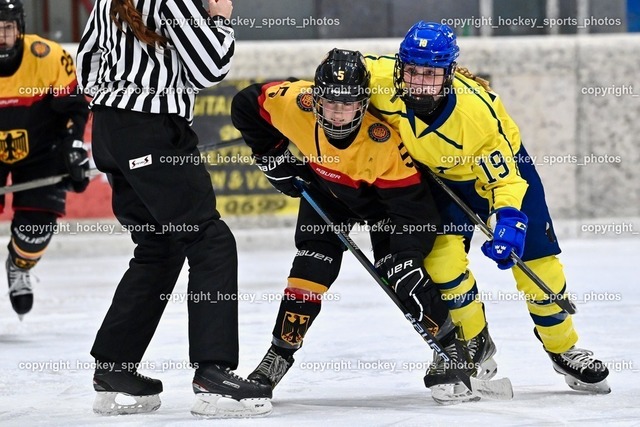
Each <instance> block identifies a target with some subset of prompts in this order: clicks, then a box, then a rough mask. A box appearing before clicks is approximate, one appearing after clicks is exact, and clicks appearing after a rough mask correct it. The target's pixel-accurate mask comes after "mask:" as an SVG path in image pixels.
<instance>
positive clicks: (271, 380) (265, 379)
mask: <svg viewBox="0 0 640 427" xmlns="http://www.w3.org/2000/svg"><path fill="white" fill-rule="evenodd" d="M294 361H295V359H294V358H293V356H289V357H288V358H286V359H285V358H284V357H282V356H280V355H279V354H278V353H276V352H275V351H274V349H273V346H272V347H271V348H269V351H267V354H265V356H264V358H263V359H262V361H261V362H260V364H259V365H258V367H257V368H256V369H255V370H254V371H253V372H252V373H250V374H249V376H248V377H247V378H249V379H250V380H253V381H257V382H259V383H260V384H265V385H268V386H269V387H271V388H272V389H273V388H275V387H276V385H278V383H279V382H280V380H281V379H282V377H284V375H285V374H286V373H287V371H289V368H291V365H293V362H294Z"/></svg>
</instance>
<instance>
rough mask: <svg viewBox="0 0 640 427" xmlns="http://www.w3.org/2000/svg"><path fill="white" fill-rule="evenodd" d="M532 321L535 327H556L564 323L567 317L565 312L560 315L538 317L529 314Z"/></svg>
mask: <svg viewBox="0 0 640 427" xmlns="http://www.w3.org/2000/svg"><path fill="white" fill-rule="evenodd" d="M529 315H530V316H531V318H532V319H533V323H535V324H536V325H537V326H545V327H549V326H556V325H559V324H561V323H562V322H564V321H565V319H566V318H567V317H568V316H569V314H568V313H567V312H564V311H561V312H560V313H556V314H552V315H551V316H538V315H537V314H532V313H529Z"/></svg>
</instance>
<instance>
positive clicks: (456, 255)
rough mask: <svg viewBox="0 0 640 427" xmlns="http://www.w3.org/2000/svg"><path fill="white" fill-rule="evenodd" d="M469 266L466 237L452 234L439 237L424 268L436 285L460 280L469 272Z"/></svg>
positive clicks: (425, 261) (426, 259)
mask: <svg viewBox="0 0 640 427" xmlns="http://www.w3.org/2000/svg"><path fill="white" fill-rule="evenodd" d="M468 265H469V260H468V259H467V252H466V251H465V247H464V237H463V236H456V235H451V234H445V235H438V236H437V237H436V240H435V243H434V244H433V249H431V252H429V254H428V255H427V257H426V258H425V260H424V268H425V269H426V270H427V272H428V273H429V276H431V279H432V280H433V281H434V282H435V283H448V282H452V281H454V280H456V279H458V278H459V277H461V275H463V274H464V273H465V272H466V271H467V266H468Z"/></svg>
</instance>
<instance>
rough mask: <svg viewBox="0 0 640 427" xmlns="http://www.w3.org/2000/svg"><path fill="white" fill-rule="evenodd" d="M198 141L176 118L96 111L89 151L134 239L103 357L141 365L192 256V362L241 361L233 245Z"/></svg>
mask: <svg viewBox="0 0 640 427" xmlns="http://www.w3.org/2000/svg"><path fill="white" fill-rule="evenodd" d="M197 143H198V138H197V136H196V135H195V133H194V132H193V130H192V129H191V128H190V127H189V126H188V123H187V121H186V120H185V119H183V118H181V117H179V116H177V115H168V114H145V113H138V112H133V111H126V110H119V109H115V108H104V107H97V108H96V109H94V119H93V156H94V159H95V162H96V165H97V167H98V169H100V170H101V171H103V172H106V173H107V174H108V176H109V179H110V182H111V186H112V190H113V200H112V204H113V212H114V214H115V216H116V218H118V221H120V223H121V224H122V225H123V226H124V227H127V228H128V229H129V230H130V231H131V236H132V239H133V241H134V243H135V244H136V245H137V246H136V248H135V251H134V256H133V259H131V261H130V263H129V269H128V270H127V272H126V273H125V274H124V276H123V277H122V279H121V281H120V283H119V285H118V288H117V289H116V293H115V296H114V297H113V301H112V303H111V307H110V308H109V311H108V312H107V315H106V317H105V319H104V321H103V323H102V326H101V327H100V330H99V331H98V334H97V336H96V340H95V343H94V345H93V348H92V350H91V354H92V355H93V356H94V357H95V358H96V359H97V360H100V361H108V362H133V363H136V362H140V360H141V359H142V357H143V355H144V352H145V351H146V349H147V346H148V345H149V342H150V341H151V337H152V336H153V334H154V332H155V330H156V327H157V325H158V322H159V321H160V317H161V316H162V313H163V311H164V309H165V307H166V305H167V300H168V299H169V296H170V294H171V293H172V291H173V288H174V286H175V284H176V280H177V278H178V275H179V273H180V270H181V269H182V266H183V264H184V260H185V258H186V259H187V260H188V262H189V284H188V292H187V295H184V297H185V298H184V299H182V300H181V301H187V304H188V313H189V357H190V362H192V363H203V362H218V363H223V364H225V365H228V366H230V367H231V368H232V369H235V368H236V367H237V364H238V307H237V291H238V283H237V269H238V261H237V252H236V244H235V240H234V237H233V235H232V234H231V231H230V230H229V228H228V227H227V225H226V224H225V223H224V222H223V221H222V220H221V219H220V215H219V213H218V212H217V210H216V207H215V203H216V202H215V195H214V192H213V188H212V186H211V180H210V177H209V174H208V172H207V171H206V169H205V166H204V165H203V164H202V163H200V162H199V156H200V153H199V151H198V149H197V147H196V146H197Z"/></svg>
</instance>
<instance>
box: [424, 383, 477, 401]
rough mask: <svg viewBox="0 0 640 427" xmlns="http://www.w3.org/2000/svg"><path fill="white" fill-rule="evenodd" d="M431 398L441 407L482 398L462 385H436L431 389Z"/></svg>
mask: <svg viewBox="0 0 640 427" xmlns="http://www.w3.org/2000/svg"><path fill="white" fill-rule="evenodd" d="M431 398H432V399H433V400H434V401H435V402H436V403H438V404H440V405H457V404H459V403H465V402H477V401H478V400H480V396H476V395H474V394H473V393H472V392H471V390H469V389H468V388H467V387H466V386H465V385H464V384H462V383H455V384H437V385H434V386H433V387H431Z"/></svg>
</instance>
